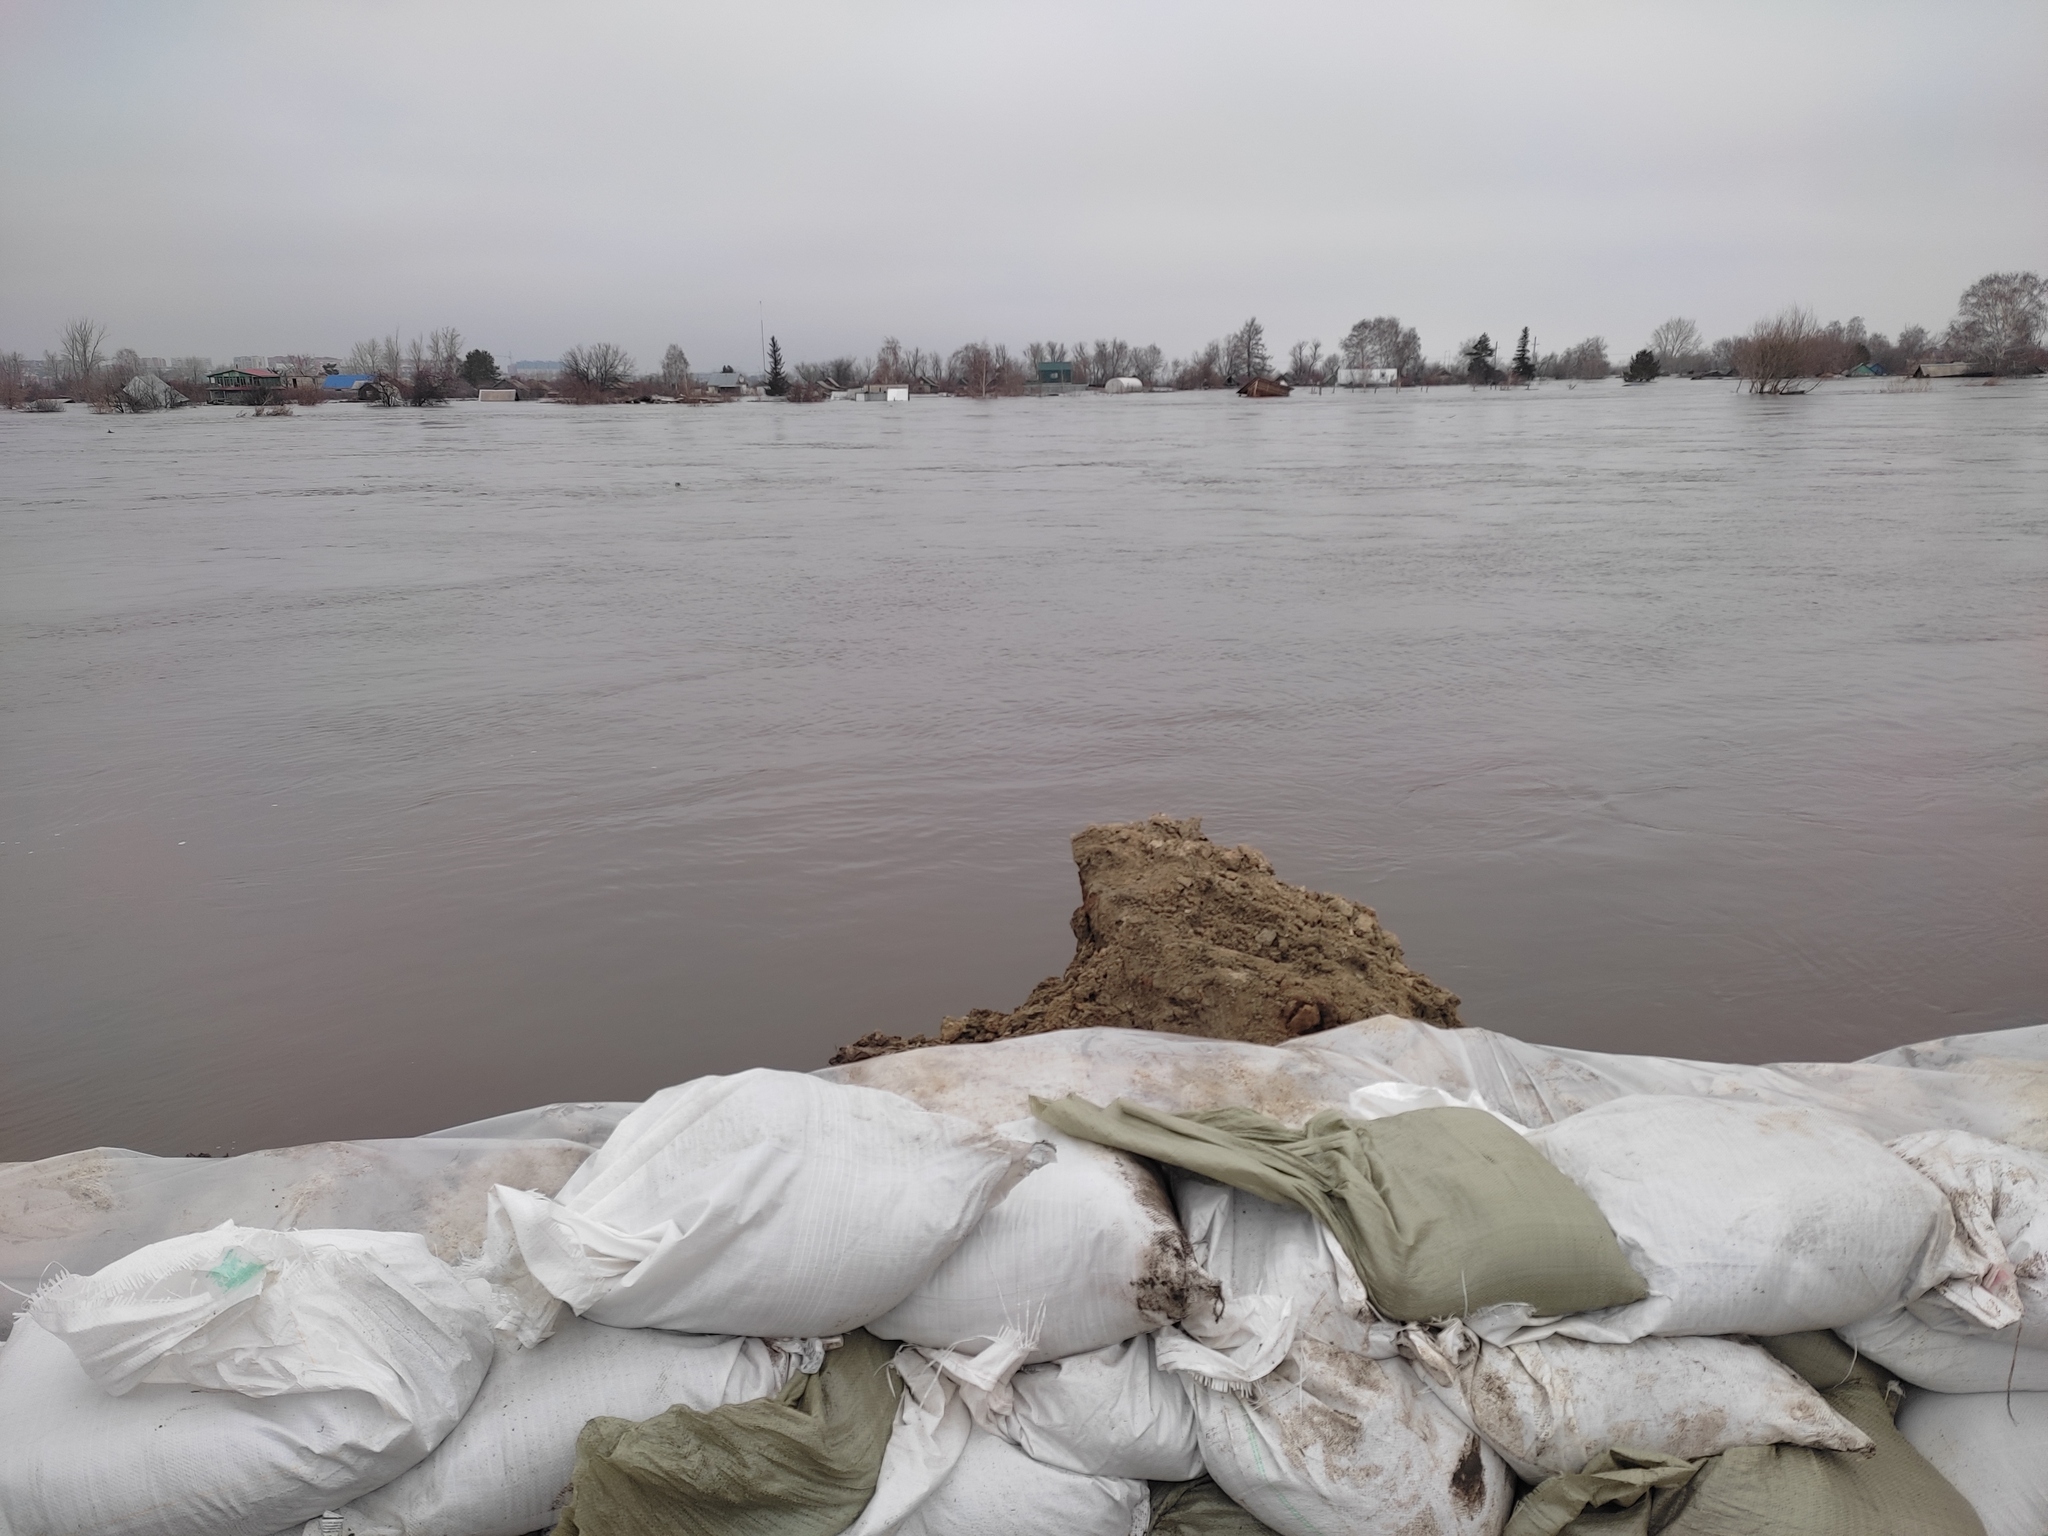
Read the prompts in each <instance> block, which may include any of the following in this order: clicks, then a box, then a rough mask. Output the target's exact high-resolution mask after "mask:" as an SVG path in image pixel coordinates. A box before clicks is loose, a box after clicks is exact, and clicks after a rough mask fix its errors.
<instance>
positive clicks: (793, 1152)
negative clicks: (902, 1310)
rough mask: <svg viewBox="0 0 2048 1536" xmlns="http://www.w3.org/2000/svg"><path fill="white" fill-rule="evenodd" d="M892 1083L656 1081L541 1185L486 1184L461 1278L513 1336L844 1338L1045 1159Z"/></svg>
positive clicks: (798, 1077)
mask: <svg viewBox="0 0 2048 1536" xmlns="http://www.w3.org/2000/svg"><path fill="white" fill-rule="evenodd" d="M1048 1152H1049V1149H1048V1148H1035V1147H1033V1146H1032V1145H1030V1144H1028V1143H1025V1142H1021V1141H1017V1140H1015V1139H1013V1138H1011V1137H1007V1136H1001V1135H997V1134H996V1133H994V1132H991V1131H986V1130H983V1129H980V1128H979V1127H976V1126H973V1125H970V1124H968V1123H967V1122H965V1121H963V1120H957V1119H954V1118H952V1117H950V1116H945V1115H935V1114H931V1113H928V1112H927V1111H925V1110H922V1109H919V1108H918V1107H917V1106H916V1105H915V1104H912V1103H909V1102H908V1101H906V1100H904V1099H901V1098H898V1097H897V1096H896V1095H894V1094H890V1093H882V1092H878V1091H876V1090H874V1089H871V1088H857V1087H849V1086H845V1085H842V1084H836V1083H829V1082H824V1081H821V1080H819V1079H818V1078H815V1077H811V1076H808V1075H806V1074H803V1073H795V1072H771V1071H766V1070H755V1071H750V1072H741V1073H738V1074H737V1075H735V1076H731V1077H703V1078H698V1079H696V1080H695V1081H694V1082H688V1083H682V1084H679V1085H677V1086H676V1087H673V1088H666V1089H663V1090H662V1091H661V1092H660V1093H657V1094H656V1095H654V1097H653V1098H651V1099H649V1100H648V1101H647V1102H646V1103H645V1104H642V1105H641V1106H640V1107H639V1108H638V1109H636V1110H634V1111H633V1112H632V1113H631V1114H630V1115H628V1116H627V1117H626V1118H625V1119H624V1120H622V1121H621V1122H620V1123H619V1127H618V1129H617V1130H615V1131H614V1132H613V1133H612V1135H611V1137H610V1138H609V1139H608V1140H607V1141H606V1142H605V1144H604V1146H603V1148H602V1149H601V1150H599V1151H598V1152H596V1153H595V1154H593V1155H592V1157H591V1158H590V1160H589V1161H588V1162H586V1163H585V1164H584V1165H583V1166H582V1167H581V1168H579V1169H577V1170H576V1172H575V1174H574V1175H573V1176H571V1178H570V1179H569V1181H568V1182H567V1183H566V1184H565V1185H563V1186H562V1190H561V1193H560V1195H559V1196H557V1197H556V1198H554V1199H549V1198H548V1197H547V1196H545V1195H540V1194H536V1193H533V1192H531V1191H525V1190H518V1189H512V1188H509V1187H505V1186H500V1187H498V1188H496V1189H494V1190H492V1192H491V1195H490V1202H489V1209H488V1216H487V1222H486V1226H487V1235H486V1246H485V1253H484V1256H483V1261H482V1263H481V1264H480V1265H479V1266H478V1268H477V1273H478V1274H479V1275H480V1276H481V1277H482V1278H485V1279H487V1280H489V1281H490V1282H492V1283H493V1284H494V1285H496V1286H498V1287H499V1288H500V1290H501V1294H502V1295H504V1296H505V1297H506V1298H508V1299H511V1298H515V1297H516V1298H517V1302H516V1305H511V1306H508V1307H507V1309H506V1311H505V1312H504V1313H503V1314H502V1316H501V1319H500V1325H501V1326H502V1327H504V1328H505V1329H507V1330H508V1331H510V1332H512V1333H514V1334H516V1336H517V1337H518V1338H519V1339H520V1341H521V1342H522V1343H525V1344H532V1343H535V1342H538V1340H539V1339H541V1338H544V1337H546V1336H547V1334H548V1332H549V1331H551V1330H552V1328H553V1326H554V1324H555V1322H556V1321H557V1320H558V1318H559V1315H560V1307H561V1305H562V1304H566V1305H567V1306H568V1307H569V1308H571V1309H572V1310H574V1311H575V1312H576V1313H577V1314H578V1315H580V1316H586V1317H589V1318H591V1319H592V1320H593V1321H595V1322H600V1323H607V1324H610V1325H612V1326H614V1327H620V1328H671V1329H674V1330H676V1331H677V1332H681V1333H734V1334H753V1335H758V1336H761V1337H765V1338H773V1337H777V1336H781V1335H796V1336H804V1335H830V1334H837V1333H844V1332H846V1331H847V1330H848V1329H851V1328H856V1327H859V1326H861V1325H862V1324H864V1323H866V1322H868V1321H869V1320H870V1319H872V1318H875V1317H879V1316H880V1315H881V1314H882V1313H884V1312H886V1311H888V1310H889V1309H890V1308H891V1307H893V1306H895V1305H896V1303H897V1302H899V1301H901V1300H902V1299H903V1298H904V1297H905V1296H907V1295H909V1294H910V1292H911V1291H912V1290H914V1289H915V1288H916V1287H917V1285H918V1283H919V1282H920V1281H922V1280H923V1279H924V1278H925V1277H926V1276H927V1275H929V1274H930V1273H931V1272H932V1271H933V1270H934V1269H936V1268H937V1267H938V1266H939V1264H940V1263H941V1262H942V1261H943V1260H944V1259H945V1258H946V1256H947V1255H948V1254H950V1253H951V1252H952V1251H953V1250H954V1249H955V1248H956V1247H958V1246H959V1244H960V1241H961V1239H962V1238H964V1237H965V1236H966V1235H967V1233H968V1232H969V1230H971V1229H972V1228H973V1226H974V1224H975V1223H976V1222H977V1221H979V1220H980V1219H981V1217H982V1214H983V1213H984V1212H985V1211H986V1210H987V1209H988V1208H989V1207H990V1206H991V1205H993V1204H994V1203H995V1202H996V1201H997V1200H1000V1199H1001V1198H1002V1197H1003V1195H1004V1194H1006V1193H1007V1192H1008V1191H1009V1189H1010V1186H1011V1185H1012V1184H1014V1183H1015V1182H1016V1181H1017V1180H1018V1179H1019V1178H1021V1177H1023V1176H1024V1175H1025V1174H1026V1173H1028V1172H1030V1171H1031V1169H1032V1168H1033V1167H1034V1166H1036V1165H1037V1163H1038V1162H1039V1161H1042V1160H1043V1158H1044V1157H1045V1156H1046V1155H1047V1154H1048Z"/></svg>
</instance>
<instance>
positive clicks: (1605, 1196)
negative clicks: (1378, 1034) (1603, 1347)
mask: <svg viewBox="0 0 2048 1536" xmlns="http://www.w3.org/2000/svg"><path fill="white" fill-rule="evenodd" d="M1400 1118H1401V1119H1412V1118H1414V1117H1413V1116H1402V1117H1400ZM1391 1123H1394V1124H1399V1123H1400V1121H1399V1120H1396V1121H1394V1122H1391ZM1529 1141H1530V1144H1531V1145H1532V1146H1534V1147H1535V1148H1537V1149H1538V1150H1539V1151H1541V1152H1542V1153H1543V1155H1544V1156H1546V1157H1548V1158H1549V1159H1550V1160H1551V1162H1552V1163H1554V1164H1555V1165H1556V1166H1557V1167H1558V1168H1559V1169H1560V1170H1561V1171H1562V1172H1564V1173H1565V1174H1566V1175H1568V1176H1569V1177H1570V1178H1571V1179H1572V1180H1573V1181H1574V1182H1575V1183H1576V1184H1577V1185H1578V1186H1579V1187H1580V1188H1581V1189H1583V1190H1584V1191H1585V1192H1586V1193H1587V1194H1588V1195H1590V1196H1591V1197H1592V1199H1593V1201H1594V1203H1595V1204H1596V1205H1598V1206H1599V1208H1600V1210H1601V1212H1602V1213H1603V1214H1604V1215H1605V1216H1606V1218H1607V1220H1608V1222H1609V1223H1611V1224H1612V1226H1613V1229H1614V1232H1615V1235H1616V1236H1617V1237H1618V1238H1620V1240H1621V1246H1622V1250H1623V1252H1625V1253H1626V1254H1627V1255H1628V1260H1629V1262H1630V1263H1631V1264H1632V1265H1633V1266H1634V1267H1635V1269H1636V1271H1637V1272H1638V1273H1640V1274H1641V1275H1642V1277H1643V1279H1644V1280H1645V1281H1646V1282H1647V1283H1648V1286H1649V1291H1650V1294H1649V1296H1648V1297H1646V1298H1645V1299H1644V1300H1642V1301H1638V1302H1633V1303H1630V1304H1629V1305H1626V1306H1622V1307H1616V1308H1612V1309H1610V1310H1606V1311H1600V1312H1593V1313H1590V1314H1587V1315H1584V1316H1578V1317H1567V1318H1564V1319H1563V1320H1561V1321H1549V1322H1545V1321H1536V1320H1527V1319H1525V1320H1523V1322H1522V1324H1521V1325H1519V1326H1516V1325H1515V1320H1514V1319H1513V1318H1511V1317H1507V1316H1505V1315H1504V1316H1502V1317H1501V1318H1498V1319H1486V1318H1480V1319H1473V1320H1472V1321H1473V1325H1474V1327H1475V1329H1476V1331H1478V1332H1479V1333H1481V1334H1482V1335H1484V1336H1486V1337H1488V1338H1491V1339H1493V1340H1494V1341H1495V1342H1526V1341H1527V1340H1528V1339H1530V1338H1535V1337H1542V1336H1545V1335H1546V1334H1548V1333H1552V1332H1558V1333H1565V1334H1567V1335H1570V1336H1572V1337H1576V1338H1582V1339H1587V1340H1589V1341H1592V1342H1594V1343H1605V1344H1624V1343H1628V1342H1630V1341H1631V1340H1634V1339H1639V1338H1642V1337H1644V1336H1646V1335H1649V1334H1667V1335H1669V1334H1723V1333H1747V1334H1755V1335H1765V1334H1785V1333H1795V1332H1799V1331H1801V1330H1810V1329H1818V1328H1833V1327H1837V1326H1840V1325H1843V1324H1848V1323H1853V1322H1855V1321H1857V1320H1858V1319H1861V1318H1867V1317H1872V1316H1875V1315H1877V1314H1879V1313H1883V1312H1887V1311H1890V1310H1891V1309H1893V1308H1896V1307H1898V1306H1899V1305H1901V1304H1902V1303H1904V1302H1906V1301H1907V1300H1909V1299H1911V1298H1912V1297H1915V1296H1918V1295H1920V1294H1921V1293H1922V1292H1924V1291H1926V1290H1928V1289H1930V1288H1932V1287H1934V1286H1937V1285H1940V1284H1942V1283H1943V1282H1944V1281H1947V1280H1949V1279H1952V1278H1955V1277H1957V1276H1968V1275H1974V1274H1977V1273H1979V1272H1981V1270H1982V1267H1983V1263H1984V1257H1983V1255H1981V1254H1977V1253H1975V1252H1974V1251H1973V1250H1972V1249H1971V1248H1970V1247H1969V1245H1968V1244H1967V1243H1966V1242H1965V1241H1964V1239H1963V1236H1962V1234H1961V1232H1960V1230H1959V1229H1958V1227H1957V1225H1956V1221H1955V1217H1954V1215H1953V1213H1952V1212H1951V1210H1950V1207H1949V1202H1948V1200H1947V1199H1946V1198H1945V1197H1944V1196H1943V1194H1942V1192H1941V1191H1940V1190H1939V1189H1937V1188H1936V1187H1935V1186H1934V1185H1933V1184H1932V1183H1931V1182H1930V1181H1929V1180H1928V1179H1926V1178H1925V1177H1924V1176H1923V1175H1921V1174H1920V1173H1918V1172H1917V1171H1915V1170H1914V1169H1913V1168H1911V1167H1909V1166H1908V1165H1907V1164H1906V1163H1905V1162H1904V1161H1903V1160H1902V1159H1900V1158H1899V1157H1897V1156H1895V1155H1894V1154H1893V1153H1891V1152H1890V1151H1888V1150H1887V1149H1886V1148H1885V1147H1884V1146H1883V1145H1882V1144H1881V1143H1879V1142H1877V1141H1876V1140H1874V1139H1873V1138H1872V1137H1870V1136H1869V1135H1867V1134H1865V1133H1864V1132H1862V1131H1859V1130H1857V1129H1856V1128H1855V1127H1854V1126H1851V1125H1847V1124H1845V1123H1844V1122H1842V1121H1840V1120H1837V1119H1835V1118H1834V1117H1833V1116H1831V1115H1828V1114H1826V1113H1824V1112H1822V1111H1819V1110H1811V1109H1797V1108H1785V1107H1770V1108H1766V1107H1762V1106H1758V1105H1752V1104H1739V1103H1733V1102H1729V1101H1726V1100H1719V1099H1695V1098H1679V1097H1673V1096H1670V1095H1644V1096H1640V1097H1636V1098H1628V1099H1617V1100H1615V1101H1613V1102H1612V1103H1609V1104H1602V1105H1597V1106H1595V1107H1594V1108H1592V1109H1588V1110H1585V1111H1583V1112H1582V1113H1580V1114H1577V1115H1574V1116H1572V1117H1571V1118H1570V1119H1569V1120H1564V1121H1561V1122H1559V1123H1558V1124H1556V1125H1552V1126H1547V1127H1545V1128H1544V1129H1542V1130H1540V1131H1536V1132H1534V1133H1532V1134H1531V1136H1530V1137H1529Z"/></svg>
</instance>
